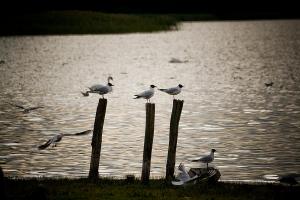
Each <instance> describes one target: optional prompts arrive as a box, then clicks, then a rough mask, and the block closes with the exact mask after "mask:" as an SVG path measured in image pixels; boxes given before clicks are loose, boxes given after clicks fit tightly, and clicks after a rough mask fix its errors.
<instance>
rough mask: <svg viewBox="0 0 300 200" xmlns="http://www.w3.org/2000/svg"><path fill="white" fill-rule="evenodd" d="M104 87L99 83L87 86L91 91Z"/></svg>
mask: <svg viewBox="0 0 300 200" xmlns="http://www.w3.org/2000/svg"><path fill="white" fill-rule="evenodd" d="M103 87H105V85H101V84H96V85H92V86H91V87H89V89H90V90H91V91H98V90H101V88H103Z"/></svg>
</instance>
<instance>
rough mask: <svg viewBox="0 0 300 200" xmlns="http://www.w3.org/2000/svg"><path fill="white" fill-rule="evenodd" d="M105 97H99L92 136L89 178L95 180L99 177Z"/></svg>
mask: <svg viewBox="0 0 300 200" xmlns="http://www.w3.org/2000/svg"><path fill="white" fill-rule="evenodd" d="M106 105H107V99H101V98H100V99H99V103H98V107H97V112H96V117H95V122H94V130H93V138H92V154H91V163H90V172H89V179H91V180H97V179H98V178H99V173H98V169H99V161H100V152H101V143H102V131H103V124H104V118H105V113H106Z"/></svg>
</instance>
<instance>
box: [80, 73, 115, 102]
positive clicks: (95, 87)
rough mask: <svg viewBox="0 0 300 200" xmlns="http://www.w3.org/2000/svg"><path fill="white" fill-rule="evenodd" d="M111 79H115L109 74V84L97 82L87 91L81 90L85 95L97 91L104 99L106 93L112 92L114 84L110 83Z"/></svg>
mask: <svg viewBox="0 0 300 200" xmlns="http://www.w3.org/2000/svg"><path fill="white" fill-rule="evenodd" d="M110 80H112V81H113V78H112V77H111V76H109V77H108V78H107V85H101V84H96V85H93V86H91V87H89V89H90V90H89V91H86V92H81V94H82V95H83V96H89V93H97V94H100V95H102V98H103V99H104V95H105V94H107V93H110V92H112V86H114V85H113V84H112V83H110Z"/></svg>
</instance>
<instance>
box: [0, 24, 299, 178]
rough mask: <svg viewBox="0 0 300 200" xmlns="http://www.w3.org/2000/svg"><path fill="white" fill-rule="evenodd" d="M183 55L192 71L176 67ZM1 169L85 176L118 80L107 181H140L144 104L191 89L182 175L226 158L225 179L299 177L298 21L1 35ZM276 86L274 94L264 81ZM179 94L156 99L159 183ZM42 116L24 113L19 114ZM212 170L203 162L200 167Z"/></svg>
mask: <svg viewBox="0 0 300 200" xmlns="http://www.w3.org/2000/svg"><path fill="white" fill-rule="evenodd" d="M173 58H176V59H179V60H181V61H183V62H182V63H176V62H175V63H172V62H170V61H171V60H172V59H173ZM0 60H1V62H0V80H1V82H0V83H1V84H0V165H1V167H2V168H3V170H4V173H5V174H6V175H8V176H16V177H39V176H44V177H72V178H75V177H86V176H87V175H88V172H89V165H90V156H91V138H92V135H91V134H90V135H83V136H65V137H64V138H63V139H62V141H61V142H59V143H58V145H57V146H56V147H50V148H48V149H46V150H38V148H37V147H38V146H39V145H41V144H43V143H44V142H46V141H47V140H48V139H50V138H51V137H52V136H54V135H56V134H58V133H65V134H73V133H77V132H80V131H84V130H87V129H92V128H93V124H94V117H95V112H96V107H97V103H98V99H99V97H100V96H99V95H96V94H91V95H90V96H89V97H84V96H82V95H81V93H80V92H81V91H86V90H87V87H88V86H91V85H93V84H95V83H102V84H105V83H106V82H107V77H108V75H111V76H113V78H114V80H113V84H114V85H115V86H114V91H113V93H111V94H108V95H106V98H107V99H108V105H107V111H106V121H105V123H104V130H103V139H102V150H101V158H100V167H99V173H100V175H101V176H113V177H119V178H121V177H124V176H125V175H126V174H134V175H136V176H140V174H141V169H142V159H143V145H144V144H143V143H144V134H145V102H146V101H145V100H143V99H138V100H136V99H133V97H134V96H133V95H134V94H137V93H140V92H142V91H144V90H146V89H148V88H149V85H150V84H154V85H156V86H158V87H159V88H166V87H173V86H176V85H178V84H179V83H181V84H182V85H184V88H183V90H182V93H181V94H179V95H178V96H177V98H179V99H183V100H184V105H183V111H182V115H181V120H180V125H179V136H178V143H177V154H176V166H178V165H179V163H181V162H183V163H184V164H185V166H186V167H187V168H190V167H198V166H200V164H198V163H191V162H189V161H188V160H189V159H190V158H195V157H199V156H202V155H206V154H208V153H209V152H210V149H212V148H214V149H216V150H217V152H216V154H215V160H214V162H213V163H210V166H215V167H217V168H218V169H219V170H220V172H221V174H222V177H221V179H222V180H242V181H243V180H245V181H257V180H258V181H264V180H274V179H276V178H277V177H278V175H281V174H285V173H291V172H296V173H300V171H299V169H300V85H299V83H300V20H275V21H235V22H231V21H224V22H191V23H183V24H181V26H180V28H179V30H177V31H170V32H158V33H136V34H115V35H71V36H22V37H20V36H16V37H0ZM271 82H273V83H274V84H273V85H272V86H270V87H266V86H265V83H271ZM172 100H173V98H172V96H170V95H167V94H165V93H162V92H160V91H156V93H155V95H154V97H153V98H152V99H151V102H154V103H155V104H156V115H155V133H154V141H153V150H152V163H151V174H150V175H151V177H153V178H159V177H162V176H164V175H165V166H166V158H167V153H168V143H169V125H170V115H171V110H172ZM11 104H18V105H23V106H25V107H28V106H43V107H44V108H41V109H37V110H34V111H32V112H30V113H27V114H26V113H23V112H22V110H21V109H19V108H17V107H15V106H13V105H11ZM201 166H205V164H201Z"/></svg>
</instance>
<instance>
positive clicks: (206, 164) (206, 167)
mask: <svg viewBox="0 0 300 200" xmlns="http://www.w3.org/2000/svg"><path fill="white" fill-rule="evenodd" d="M206 169H207V171H208V163H206Z"/></svg>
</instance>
